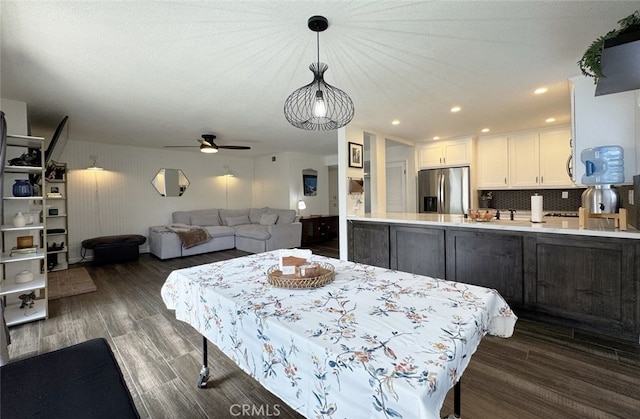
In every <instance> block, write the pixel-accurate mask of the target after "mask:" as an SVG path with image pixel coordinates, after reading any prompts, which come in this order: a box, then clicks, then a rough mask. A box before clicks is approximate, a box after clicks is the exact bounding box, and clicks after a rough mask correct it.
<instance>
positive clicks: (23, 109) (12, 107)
mask: <svg viewBox="0 0 640 419" xmlns="http://www.w3.org/2000/svg"><path fill="white" fill-rule="evenodd" d="M0 110H1V111H2V112H4V117H5V119H6V121H7V134H15V135H28V134H29V125H28V121H27V104H26V103H24V102H18V101H17V100H9V99H0Z"/></svg>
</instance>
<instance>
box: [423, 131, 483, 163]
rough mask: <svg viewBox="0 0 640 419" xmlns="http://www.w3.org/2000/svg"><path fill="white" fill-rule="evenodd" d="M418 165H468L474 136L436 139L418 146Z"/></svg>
mask: <svg viewBox="0 0 640 419" xmlns="http://www.w3.org/2000/svg"><path fill="white" fill-rule="evenodd" d="M417 150H418V166H419V168H420V169H427V168H430V167H444V166H461V165H468V164H470V163H471V160H472V153H473V142H472V138H471V137H468V138H464V139H459V140H447V141H434V142H430V143H421V144H418V146H417Z"/></svg>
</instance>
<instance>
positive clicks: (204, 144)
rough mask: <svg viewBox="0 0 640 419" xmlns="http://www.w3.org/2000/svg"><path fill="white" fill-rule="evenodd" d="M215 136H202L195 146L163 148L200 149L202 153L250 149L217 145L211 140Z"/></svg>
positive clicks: (169, 146) (167, 146)
mask: <svg viewBox="0 0 640 419" xmlns="http://www.w3.org/2000/svg"><path fill="white" fill-rule="evenodd" d="M215 139H216V136H215V135H213V134H202V139H198V142H199V143H200V145H199V146H197V145H166V146H164V148H184V147H200V151H201V152H203V153H217V152H218V149H225V150H251V147H248V146H245V145H217V144H216V143H215V142H214V141H213V140H215Z"/></svg>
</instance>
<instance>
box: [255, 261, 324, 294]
mask: <svg viewBox="0 0 640 419" xmlns="http://www.w3.org/2000/svg"><path fill="white" fill-rule="evenodd" d="M335 276H336V271H335V268H334V267H333V265H332V264H330V263H325V262H313V263H309V264H305V265H300V266H296V273H295V274H292V275H283V274H282V271H281V270H280V266H279V265H273V266H272V267H270V268H269V269H267V278H268V280H269V283H270V284H271V285H273V286H276V287H280V288H316V287H321V286H323V285H326V284H329V283H331V282H333V280H334V278H335Z"/></svg>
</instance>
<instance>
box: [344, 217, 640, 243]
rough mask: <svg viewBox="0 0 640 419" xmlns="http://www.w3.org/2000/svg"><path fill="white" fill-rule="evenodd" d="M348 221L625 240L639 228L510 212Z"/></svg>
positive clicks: (636, 234)
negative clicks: (583, 224)
mask: <svg viewBox="0 0 640 419" xmlns="http://www.w3.org/2000/svg"><path fill="white" fill-rule="evenodd" d="M347 220H358V221H374V222H384V223H397V224H400V223H401V224H419V225H444V226H450V227H464V228H476V229H483V228H487V229H492V230H506V231H527V232H543V233H557V234H572V235H583V236H593V237H615V238H627V239H640V231H639V230H638V229H636V228H634V227H632V226H628V227H627V230H619V229H617V228H614V220H612V219H609V220H599V219H590V220H588V226H589V228H585V229H581V228H579V227H578V218H577V217H544V219H543V220H544V222H542V223H532V222H531V221H530V220H529V219H528V215H527V214H523V213H520V214H518V215H517V216H516V217H515V219H514V220H510V219H509V214H506V216H505V215H503V218H501V219H500V220H496V219H493V220H491V221H488V222H478V221H474V220H471V219H470V218H464V216H463V215H460V214H432V213H399V212H378V213H367V214H364V215H360V216H358V215H348V216H347Z"/></svg>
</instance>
